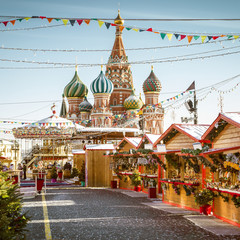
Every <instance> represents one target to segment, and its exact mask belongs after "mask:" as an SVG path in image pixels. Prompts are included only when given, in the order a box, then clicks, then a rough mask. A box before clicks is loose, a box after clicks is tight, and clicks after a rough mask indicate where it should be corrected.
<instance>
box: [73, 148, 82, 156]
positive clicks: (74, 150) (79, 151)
mask: <svg viewBox="0 0 240 240" xmlns="http://www.w3.org/2000/svg"><path fill="white" fill-rule="evenodd" d="M72 154H73V155H74V154H85V151H84V150H83V149H73V150H72Z"/></svg>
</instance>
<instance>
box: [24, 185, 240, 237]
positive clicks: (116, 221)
mask: <svg viewBox="0 0 240 240" xmlns="http://www.w3.org/2000/svg"><path fill="white" fill-rule="evenodd" d="M146 196H147V195H146V194H143V193H135V192H133V191H123V190H120V189H116V190H111V189H85V188H82V189H81V188H67V189H64V188H61V189H59V188H58V189H55V188H52V189H48V190H47V193H46V194H45V196H41V195H39V196H37V197H36V198H35V199H26V200H24V208H23V210H24V211H25V210H29V215H31V216H32V219H31V222H30V223H29V224H28V230H29V232H28V233H27V239H29V240H34V239H36V240H38V239H54V240H60V239H61V240H63V239H66V240H75V239H81V240H82V239H91V240H92V239H102V240H104V239H107V240H108V239H114V240H115V239H124V240H126V239H134V240H135V239H139V240H143V239H153V240H154V239H163V240H168V239H169V240H175V239H178V240H185V239H186V240H194V239H198V240H201V239H202V240H206V239H213V240H214V239H224V240H225V239H236V240H237V239H240V234H238V235H233V234H231V233H228V234H226V233H225V235H222V236H220V235H216V234H214V232H210V231H207V230H205V229H204V227H203V226H201V224H200V223H199V224H198V226H197V225H196V221H195V220H194V217H195V218H197V217H198V218H200V217H202V216H200V215H198V214H195V213H193V212H191V211H185V210H183V212H179V211H177V208H176V209H172V210H171V208H168V206H166V204H163V203H162V202H161V201H152V200H150V199H147V197H146ZM43 198H44V199H46V205H47V217H48V219H47V218H46V212H45V214H43V204H42V200H43ZM162 204H163V205H162ZM167 208H168V210H167ZM173 208H174V207H173ZM181 210H182V209H181ZM207 220H208V219H206V224H207V225H209V224H212V223H213V222H211V223H209V222H208V221H207ZM201 221H202V224H203V223H204V220H203V218H201ZM201 221H200V222H201ZM48 223H49V225H50V235H49V237H47V238H46V235H45V226H46V224H48ZM204 224H205V223H204ZM204 224H203V225H204ZM206 224H205V225H206Z"/></svg>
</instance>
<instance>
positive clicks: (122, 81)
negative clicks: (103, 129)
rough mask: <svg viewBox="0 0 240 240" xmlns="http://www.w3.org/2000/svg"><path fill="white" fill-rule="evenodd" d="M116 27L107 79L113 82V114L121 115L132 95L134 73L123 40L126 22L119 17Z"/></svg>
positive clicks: (111, 104) (111, 99) (107, 68)
mask: <svg viewBox="0 0 240 240" xmlns="http://www.w3.org/2000/svg"><path fill="white" fill-rule="evenodd" d="M114 23H115V24H117V25H118V26H116V34H115V42H114V45H113V49H112V53H111V55H110V57H109V59H108V63H107V66H106V73H105V75H106V77H107V78H108V79H109V80H111V81H112V83H113V86H114V89H113V92H112V94H111V97H110V107H111V109H112V112H113V114H121V113H124V112H125V108H124V106H123V103H124V101H125V99H126V98H128V97H129V96H130V95H131V92H132V89H133V80H132V71H131V69H130V67H131V66H130V64H129V63H128V57H127V56H126V53H125V49H124V46H123V40H122V28H121V26H122V25H123V23H124V20H123V19H122V18H121V16H120V12H119V11H118V16H117V18H116V19H115V20H114Z"/></svg>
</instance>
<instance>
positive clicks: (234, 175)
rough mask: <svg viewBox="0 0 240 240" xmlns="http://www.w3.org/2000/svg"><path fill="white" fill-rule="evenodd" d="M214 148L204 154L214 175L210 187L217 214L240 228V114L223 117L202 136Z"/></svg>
mask: <svg viewBox="0 0 240 240" xmlns="http://www.w3.org/2000/svg"><path fill="white" fill-rule="evenodd" d="M202 139H203V140H210V141H211V142H212V149H210V150H208V151H206V152H203V153H201V154H200V155H202V156H203V157H204V158H206V159H208V160H209V161H211V162H212V164H213V166H214V171H213V172H214V173H213V174H212V176H211V177H210V178H206V185H207V188H208V189H209V190H211V191H212V192H213V193H214V195H215V197H214V204H213V214H214V215H215V216H216V217H218V218H220V219H222V220H225V221H227V222H230V223H232V224H234V225H237V226H239V227H240V208H239V207H240V113H225V114H222V113H221V114H219V116H218V117H217V118H216V120H215V121H214V122H213V123H212V124H211V126H210V127H209V129H208V130H207V131H206V133H205V134H204V135H203V137H202Z"/></svg>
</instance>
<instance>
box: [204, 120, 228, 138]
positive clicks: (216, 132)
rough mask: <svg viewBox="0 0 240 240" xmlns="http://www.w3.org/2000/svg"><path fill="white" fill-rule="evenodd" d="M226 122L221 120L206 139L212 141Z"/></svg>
mask: <svg viewBox="0 0 240 240" xmlns="http://www.w3.org/2000/svg"><path fill="white" fill-rule="evenodd" d="M227 124H228V122H226V121H224V120H222V121H221V122H219V123H218V127H217V128H216V127H214V129H213V130H212V131H211V132H210V133H209V135H208V138H209V140H210V141H211V142H212V141H213V139H215V138H216V137H217V136H218V135H219V134H220V133H221V132H222V130H223V129H224V128H225V127H226V125H227Z"/></svg>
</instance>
